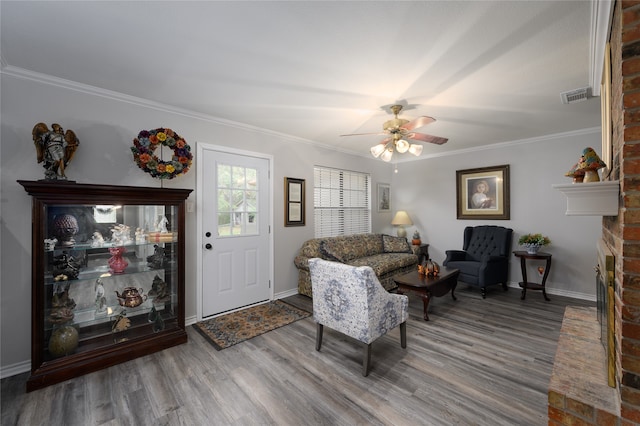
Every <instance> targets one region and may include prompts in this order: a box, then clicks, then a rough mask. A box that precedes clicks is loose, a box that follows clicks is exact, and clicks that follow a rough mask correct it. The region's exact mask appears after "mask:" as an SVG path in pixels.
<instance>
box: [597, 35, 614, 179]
mask: <svg viewBox="0 0 640 426" xmlns="http://www.w3.org/2000/svg"><path fill="white" fill-rule="evenodd" d="M600 114H601V120H602V123H601V124H602V157H600V159H601V160H602V161H604V163H605V164H606V165H607V166H606V167H605V168H604V169H603V170H602V176H603V177H607V176H609V174H610V173H611V170H612V169H613V156H612V152H611V151H612V146H611V133H612V128H613V125H612V123H611V46H610V45H609V43H607V44H606V46H605V49H604V64H603V66H602V82H601V84H600Z"/></svg>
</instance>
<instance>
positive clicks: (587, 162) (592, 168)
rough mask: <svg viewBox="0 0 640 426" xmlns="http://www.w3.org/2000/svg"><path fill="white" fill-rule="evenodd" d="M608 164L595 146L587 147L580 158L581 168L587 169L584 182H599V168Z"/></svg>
mask: <svg viewBox="0 0 640 426" xmlns="http://www.w3.org/2000/svg"><path fill="white" fill-rule="evenodd" d="M603 167H607V165H606V164H605V163H604V161H602V160H601V159H600V157H598V154H597V153H596V151H595V150H594V149H593V148H585V149H584V150H583V151H582V157H581V158H580V169H581V170H584V171H585V174H584V180H583V182H599V181H600V176H598V170H600V169H602V168H603Z"/></svg>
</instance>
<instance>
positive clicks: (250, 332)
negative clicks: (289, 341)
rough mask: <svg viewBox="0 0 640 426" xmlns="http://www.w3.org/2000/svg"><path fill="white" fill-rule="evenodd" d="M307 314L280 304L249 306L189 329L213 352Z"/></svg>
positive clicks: (283, 303)
mask: <svg viewBox="0 0 640 426" xmlns="http://www.w3.org/2000/svg"><path fill="white" fill-rule="evenodd" d="M310 315H311V314H310V313H309V312H307V311H304V310H302V309H300V308H296V307H295V306H292V305H290V304H288V303H286V302H283V301H281V300H274V301H272V302H269V303H265V304H262V305H256V306H252V307H250V308H247V309H243V310H241V311H236V312H232V313H230V314H226V315H221V316H219V317H216V318H211V319H208V320H205V321H200V322H198V323H195V324H194V325H193V328H195V329H196V330H197V331H198V332H199V333H200V334H201V335H202V336H204V338H205V339H206V340H207V341H208V342H209V343H211V345H213V347H214V348H216V349H217V350H222V349H226V348H228V347H230V346H233V345H235V344H238V343H240V342H244V341H245V340H249V339H252V338H254V337H256V336H259V335H261V334H264V333H266V332H268V331H271V330H275V329H276V328H280V327H282V326H284V325H287V324H291V323H293V322H295V321H298V320H300V319H302V318H307V317H308V316H310Z"/></svg>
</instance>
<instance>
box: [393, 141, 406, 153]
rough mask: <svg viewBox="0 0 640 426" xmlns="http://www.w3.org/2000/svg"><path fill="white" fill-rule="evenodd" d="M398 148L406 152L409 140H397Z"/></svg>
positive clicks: (401, 151)
mask: <svg viewBox="0 0 640 426" xmlns="http://www.w3.org/2000/svg"><path fill="white" fill-rule="evenodd" d="M396 149H397V150H398V152H399V153H400V154H404V153H405V152H407V150H408V149H409V142H407V141H405V140H404V139H400V140H399V141H398V142H396Z"/></svg>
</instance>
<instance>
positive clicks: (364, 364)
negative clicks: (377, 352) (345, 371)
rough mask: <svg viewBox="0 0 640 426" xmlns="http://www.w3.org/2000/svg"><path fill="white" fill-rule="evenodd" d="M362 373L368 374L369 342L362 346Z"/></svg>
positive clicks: (369, 362) (369, 361) (369, 360)
mask: <svg viewBox="0 0 640 426" xmlns="http://www.w3.org/2000/svg"><path fill="white" fill-rule="evenodd" d="M363 355H364V356H363V360H362V375H363V376H365V377H367V376H368V375H369V364H371V343H369V344H368V345H367V344H365V345H364V346H363Z"/></svg>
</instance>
